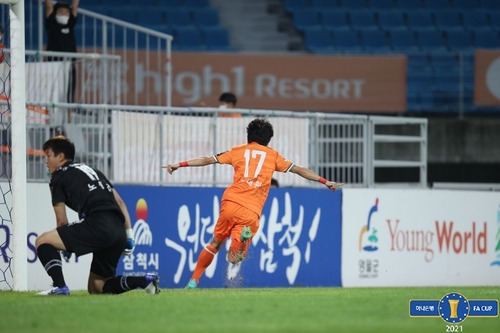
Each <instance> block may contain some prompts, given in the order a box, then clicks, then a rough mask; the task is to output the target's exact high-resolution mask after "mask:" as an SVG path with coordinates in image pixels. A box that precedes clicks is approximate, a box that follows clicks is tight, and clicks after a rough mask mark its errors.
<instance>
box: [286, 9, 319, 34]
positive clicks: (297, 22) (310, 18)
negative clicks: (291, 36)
mask: <svg viewBox="0 0 500 333" xmlns="http://www.w3.org/2000/svg"><path fill="white" fill-rule="evenodd" d="M293 26H294V27H295V28H296V29H297V30H308V29H314V28H321V22H320V19H319V13H318V11H317V10H316V9H308V10H302V11H296V12H294V13H293Z"/></svg>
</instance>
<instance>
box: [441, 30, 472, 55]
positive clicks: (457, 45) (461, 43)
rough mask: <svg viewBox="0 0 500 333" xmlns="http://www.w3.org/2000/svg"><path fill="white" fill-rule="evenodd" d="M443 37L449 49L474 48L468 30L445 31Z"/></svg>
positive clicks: (469, 49)
mask: <svg viewBox="0 0 500 333" xmlns="http://www.w3.org/2000/svg"><path fill="white" fill-rule="evenodd" d="M445 37H446V41H447V44H448V48H449V49H450V50H451V51H472V49H473V48H474V44H473V42H472V34H471V32H470V31H454V30H452V31H447V32H446V33H445Z"/></svg>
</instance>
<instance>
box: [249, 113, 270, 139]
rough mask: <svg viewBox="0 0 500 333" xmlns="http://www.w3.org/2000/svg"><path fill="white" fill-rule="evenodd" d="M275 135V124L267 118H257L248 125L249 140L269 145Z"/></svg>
mask: <svg viewBox="0 0 500 333" xmlns="http://www.w3.org/2000/svg"><path fill="white" fill-rule="evenodd" d="M273 135H274V130H273V125H271V123H270V122H269V121H267V120H266V119H262V118H257V119H254V120H252V121H251V122H250V123H249V124H248V126H247V141H248V143H250V142H257V143H258V144H260V145H263V146H267V145H268V144H269V141H271V138H272V137H273Z"/></svg>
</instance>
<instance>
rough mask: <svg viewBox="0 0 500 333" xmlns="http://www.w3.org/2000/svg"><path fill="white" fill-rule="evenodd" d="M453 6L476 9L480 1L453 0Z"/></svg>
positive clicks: (462, 8)
mask: <svg viewBox="0 0 500 333" xmlns="http://www.w3.org/2000/svg"><path fill="white" fill-rule="evenodd" d="M451 3H452V5H453V8H455V9H456V10H473V9H475V8H476V7H477V6H478V4H479V1H477V0H452V1H451Z"/></svg>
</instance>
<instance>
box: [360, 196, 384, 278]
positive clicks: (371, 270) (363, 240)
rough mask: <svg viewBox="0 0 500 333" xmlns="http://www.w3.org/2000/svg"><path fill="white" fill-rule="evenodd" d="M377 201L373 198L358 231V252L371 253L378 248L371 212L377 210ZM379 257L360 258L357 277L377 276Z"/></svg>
mask: <svg viewBox="0 0 500 333" xmlns="http://www.w3.org/2000/svg"><path fill="white" fill-rule="evenodd" d="M378 201H379V199H378V198H376V199H375V204H374V205H373V206H372V207H371V208H370V210H369V211H368V218H367V221H366V224H365V225H363V227H362V228H361V231H360V232H359V252H362V253H364V252H368V253H373V252H376V251H377V250H378V245H377V244H378V236H377V232H378V230H377V228H375V226H374V225H373V223H374V222H375V221H373V222H372V217H373V214H374V213H376V212H377V211H378ZM378 266H379V259H378V258H374V257H364V258H360V259H359V261H358V267H359V277H361V278H376V277H377V276H378Z"/></svg>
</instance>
